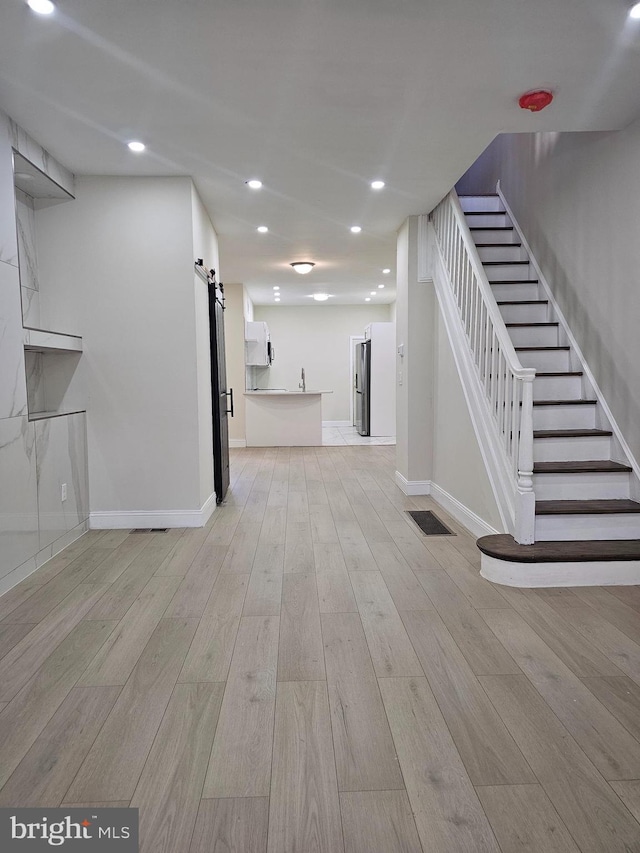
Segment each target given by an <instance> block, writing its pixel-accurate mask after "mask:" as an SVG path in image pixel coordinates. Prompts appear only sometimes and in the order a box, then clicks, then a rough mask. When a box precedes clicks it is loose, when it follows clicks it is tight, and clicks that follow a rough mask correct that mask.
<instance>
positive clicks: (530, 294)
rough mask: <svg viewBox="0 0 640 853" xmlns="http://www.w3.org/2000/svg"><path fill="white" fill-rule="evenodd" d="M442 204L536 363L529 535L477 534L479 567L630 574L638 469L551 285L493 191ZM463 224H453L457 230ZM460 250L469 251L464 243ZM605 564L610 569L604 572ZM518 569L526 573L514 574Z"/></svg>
mask: <svg viewBox="0 0 640 853" xmlns="http://www.w3.org/2000/svg"><path fill="white" fill-rule="evenodd" d="M453 196H455V194H453ZM458 201H459V206H460V207H459V208H458V206H457V205H458ZM446 203H447V201H446V200H445V202H443V203H442V204H446ZM449 203H450V204H451V205H453V207H454V212H455V210H458V211H459V210H460V208H461V210H462V212H463V216H464V220H465V222H466V226H467V228H468V232H467V233H470V235H471V239H472V241H473V243H474V244H475V258H472V262H473V263H474V264H477V263H478V262H479V263H480V264H481V265H482V268H483V270H484V273H485V274H486V279H487V280H488V283H489V285H490V290H491V293H492V294H493V297H494V299H495V302H496V304H497V307H498V309H499V311H500V314H501V316H502V318H503V320H504V324H505V326H506V329H507V332H508V335H509V338H510V340H511V342H512V344H513V347H514V349H515V353H516V357H517V360H518V361H519V363H520V365H521V367H523V368H525V367H529V368H534V369H535V371H536V374H535V379H534V380H533V407H532V413H533V414H532V417H533V492H534V494H535V524H534V531H535V533H534V537H533V538H534V542H535V543H536V544H533V545H519V544H517V543H516V542H515V540H514V539H513V538H512V537H511V536H506V535H500V536H488V537H483V538H482V539H480V540H479V542H478V546H479V548H480V550H481V551H482V552H483V572H482V573H483V574H484V575H485V576H486V577H489V578H490V579H492V580H497V581H499V582H501V583H511V584H514V585H518V586H528V585H532V586H539V585H550V586H553V585H569V584H573V583H607V582H613V583H638V582H640V502H638V501H637V500H635V499H634V497H636V496H638V494H639V493H640V490H639V481H638V477H637V476H636V474H635V473H634V469H633V467H632V465H631V464H629V462H630V460H629V458H628V457H627V455H626V454H625V453H624V450H623V449H622V444H621V441H620V440H619V439H618V437H617V431H616V430H615V428H612V427H614V425H613V424H612V422H611V420H610V419H609V418H608V417H607V411H608V410H606V406H605V405H604V404H603V402H602V400H601V399H599V397H598V394H597V391H596V389H595V388H594V385H593V384H592V383H591V382H590V381H589V371H588V369H587V368H585V366H584V364H583V363H582V361H581V357H580V354H579V353H578V352H577V351H576V348H575V346H573V345H572V337H571V335H570V333H569V330H568V329H567V327H566V325H565V322H564V319H563V318H562V316H560V313H559V311H558V310H557V309H556V308H555V305H554V301H553V297H552V295H551V292H550V291H549V290H548V288H547V286H546V283H545V282H544V281H543V280H541V278H540V276H539V275H538V272H537V268H536V266H535V264H534V263H532V261H531V258H530V256H529V254H528V252H527V249H526V247H525V246H524V245H523V238H522V237H521V235H520V233H519V231H518V228H517V227H516V224H515V223H514V221H513V220H512V218H511V217H510V214H509V212H508V210H507V208H506V205H505V204H504V202H503V199H502V198H501V197H500V195H484V196H462V197H460V198H459V200H457V199H456V198H455V197H454V198H451V197H450V201H449ZM458 215H459V214H458ZM466 231H467V229H466V228H464V226H462V228H461V233H463V235H464V232H466ZM438 239H442V238H441V237H440V238H438ZM463 239H464V236H463ZM467 251H468V252H469V254H470V255H474V250H473V248H469V247H467ZM450 266H451V265H450ZM454 273H455V269H454ZM453 286H454V289H455V285H453ZM485 286H486V283H485ZM489 298H490V297H489ZM481 357H482V356H481ZM477 360H478V359H477V357H476V362H477ZM516 363H517V362H516ZM520 405H522V403H521V404H520ZM522 429H523V427H520V428H519V431H520V430H522ZM596 540H597V541H596ZM520 541H521V542H522V541H523V540H522V539H521V540H520ZM525 541H531V540H525ZM554 543H556V545H555V546H554ZM501 562H502V565H501V564H500V563H501ZM505 563H506V566H505ZM614 563H615V564H616V565H618V567H619V571H611V569H612V568H613V564H614ZM524 564H526V566H527V568H526V569H523V566H524ZM606 564H609V565H608V569H609V572H608V573H607V570H606V569H604V568H603V567H604V566H605V565H606ZM533 566H537V570H535V569H533V568H532V567H533ZM592 569H593V571H591V570H592ZM518 572H520V575H518ZM528 575H530V577H529V581H530V582H529V583H523V582H522V579H523V576H524V577H527V576H528ZM608 577H609V578H611V577H612V578H614V579H613V580H609V581H607V578H608Z"/></svg>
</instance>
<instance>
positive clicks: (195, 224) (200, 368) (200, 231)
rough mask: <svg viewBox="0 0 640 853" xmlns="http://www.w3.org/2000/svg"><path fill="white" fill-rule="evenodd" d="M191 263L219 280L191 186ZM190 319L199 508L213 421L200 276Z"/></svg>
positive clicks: (206, 484)
mask: <svg viewBox="0 0 640 853" xmlns="http://www.w3.org/2000/svg"><path fill="white" fill-rule="evenodd" d="M191 219H192V229H193V261H194V263H195V260H196V258H202V259H203V261H204V263H205V265H206V267H207V269H214V270H216V274H217V275H218V279H219V276H220V271H219V269H218V267H219V258H218V238H217V235H216V232H215V231H214V230H213V225H212V224H211V220H210V219H209V214H208V213H207V211H206V210H205V207H204V205H203V204H202V200H201V199H200V196H199V195H198V193H197V191H196V188H195V187H194V186H193V184H191ZM193 287H194V312H195V314H194V317H195V333H196V340H195V344H196V375H197V396H198V439H199V440H198V446H199V448H200V453H199V467H200V506H202V505H203V504H204V503H205V501H207V500H208V499H209V498H210V497H211V495H212V493H213V491H214V485H213V420H212V404H211V339H210V333H209V288H208V286H207V284H206V283H205V282H204V281H203V280H202V277H201V276H200V275H197V274H196V273H195V272H194V273H193Z"/></svg>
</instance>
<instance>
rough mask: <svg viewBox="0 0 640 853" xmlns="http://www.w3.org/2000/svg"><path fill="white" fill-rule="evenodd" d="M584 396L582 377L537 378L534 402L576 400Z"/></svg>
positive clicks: (534, 386)
mask: <svg viewBox="0 0 640 853" xmlns="http://www.w3.org/2000/svg"><path fill="white" fill-rule="evenodd" d="M581 396H582V377H581V376H536V378H535V379H534V382H533V399H534V400H574V399H579V398H580V397H581Z"/></svg>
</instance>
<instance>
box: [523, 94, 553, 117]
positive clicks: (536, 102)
mask: <svg viewBox="0 0 640 853" xmlns="http://www.w3.org/2000/svg"><path fill="white" fill-rule="evenodd" d="M552 100H553V95H552V93H551V92H549V91H548V90H547V89H536V90H535V91H533V92H525V93H524V95H521V96H520V100H519V101H518V103H519V104H520V106H521V107H522V109H523V110H530V111H531V112H532V113H538V112H540V110H543V109H544V108H545V107H548V106H549V104H550V103H551V101H552Z"/></svg>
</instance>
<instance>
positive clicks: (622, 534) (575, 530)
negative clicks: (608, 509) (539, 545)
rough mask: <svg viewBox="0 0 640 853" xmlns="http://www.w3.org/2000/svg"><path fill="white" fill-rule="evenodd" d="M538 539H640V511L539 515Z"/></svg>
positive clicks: (539, 540)
mask: <svg viewBox="0 0 640 853" xmlns="http://www.w3.org/2000/svg"><path fill="white" fill-rule="evenodd" d="M535 538H536V541H537V542H554V541H563V542H565V541H568V540H571V539H640V513H637V512H628V513H620V514H619V515H616V514H613V513H611V514H606V513H603V514H602V515H591V514H590V515H568V514H567V515H537V516H536V527H535Z"/></svg>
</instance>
